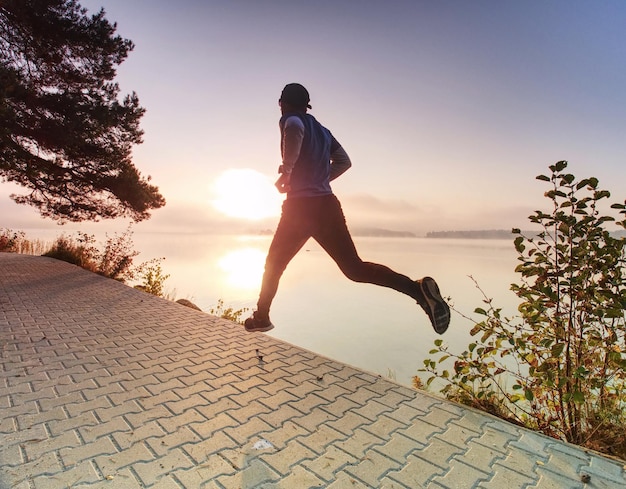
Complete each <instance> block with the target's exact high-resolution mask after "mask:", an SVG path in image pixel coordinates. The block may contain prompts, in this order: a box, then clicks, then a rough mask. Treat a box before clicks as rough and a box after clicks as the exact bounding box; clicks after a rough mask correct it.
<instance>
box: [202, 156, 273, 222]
mask: <svg viewBox="0 0 626 489" xmlns="http://www.w3.org/2000/svg"><path fill="white" fill-rule="evenodd" d="M282 199H283V197H282V196H281V194H279V193H278V192H277V190H276V187H274V182H273V181H272V179H271V178H269V177H268V176H266V175H263V174H262V173H259V172H258V171H256V170H252V169H249V168H238V169H232V170H226V171H224V172H223V173H222V174H221V175H220V176H219V177H218V178H217V179H216V180H215V182H214V183H213V200H212V204H213V207H215V208H216V209H217V210H218V211H220V212H221V213H223V214H225V215H227V216H230V217H237V218H241V219H249V220H252V221H257V220H260V219H265V218H267V217H275V216H278V215H279V214H280V205H281V202H282Z"/></svg>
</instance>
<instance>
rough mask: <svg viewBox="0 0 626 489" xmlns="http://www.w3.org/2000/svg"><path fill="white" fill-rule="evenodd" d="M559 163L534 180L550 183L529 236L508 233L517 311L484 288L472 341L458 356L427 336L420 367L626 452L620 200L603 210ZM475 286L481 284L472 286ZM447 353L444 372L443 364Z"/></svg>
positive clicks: (545, 427) (450, 389)
mask: <svg viewBox="0 0 626 489" xmlns="http://www.w3.org/2000/svg"><path fill="white" fill-rule="evenodd" d="M566 167H567V162H565V161H561V162H558V163H556V164H555V165H552V166H550V170H551V175H548V176H546V175H540V176H538V177H537V179H538V180H540V181H543V182H547V183H548V184H550V186H551V188H550V189H549V190H548V191H547V192H546V193H545V196H546V197H547V198H548V199H549V200H550V201H551V204H552V205H551V209H550V211H549V212H543V211H539V210H538V211H535V214H534V215H532V216H530V217H529V219H530V221H531V222H533V223H535V224H537V225H539V227H540V232H539V233H538V234H537V235H535V236H525V235H523V234H522V233H521V232H520V231H519V230H516V229H514V230H513V232H514V233H515V234H518V236H517V237H516V238H515V241H514V244H515V249H516V250H517V252H518V260H519V261H520V263H519V265H518V266H517V268H516V272H518V273H520V274H521V282H520V283H519V284H513V285H512V287H511V289H512V290H513V291H514V292H515V294H516V295H517V296H518V297H519V298H520V299H521V303H520V306H519V313H520V316H518V317H515V318H506V317H503V316H502V311H501V309H497V308H496V307H494V306H493V304H492V301H491V299H487V298H486V296H485V301H484V302H485V304H487V307H480V308H477V309H476V310H475V312H476V313H477V314H479V315H480V316H481V317H482V318H483V319H482V320H481V321H473V322H474V327H473V329H472V330H471V334H472V336H474V337H476V338H477V339H476V340H475V341H473V342H472V343H471V344H470V345H468V349H467V350H465V351H464V352H463V353H461V354H456V353H453V352H450V351H449V349H448V347H447V346H446V345H444V344H443V342H442V341H441V340H438V341H436V342H435V347H436V348H435V349H433V350H431V354H435V355H438V357H436V358H435V359H430V358H429V359H426V360H425V362H424V364H425V368H424V369H423V371H426V372H430V373H431V374H432V376H431V377H430V378H429V379H428V384H430V383H431V382H432V381H433V380H434V379H435V378H440V379H444V380H445V381H446V383H445V385H444V387H443V389H442V392H443V393H444V394H446V395H447V396H449V397H452V398H455V399H457V400H460V401H462V402H466V403H468V404H470V405H474V406H476V407H480V408H483V409H487V410H489V411H491V412H492V413H493V414H497V415H500V416H503V417H507V418H509V419H511V420H513V421H515V422H518V423H521V424H523V425H525V426H528V427H530V428H534V429H537V430H540V431H542V432H543V433H545V434H548V435H551V436H554V437H558V438H562V439H565V440H568V441H570V442H572V443H576V444H579V445H586V446H589V447H592V448H596V449H599V450H602V451H605V452H608V453H613V454H615V455H619V456H621V457H623V458H626V320H625V315H624V314H625V310H626V276H625V275H624V265H625V264H626V256H625V250H626V238H624V237H621V238H618V237H616V236H614V235H612V234H611V233H610V232H609V231H608V230H607V229H606V224H607V223H609V222H615V223H616V224H617V225H619V226H621V227H626V202H624V204H622V203H616V204H613V205H612V206H611V207H612V208H613V209H615V210H616V211H617V214H618V215H620V217H619V218H618V219H617V220H616V219H615V218H614V217H612V216H606V215H603V213H602V212H601V211H600V207H602V205H601V204H602V203H603V201H605V200H606V199H607V198H608V197H610V194H609V192H608V191H606V190H600V189H599V188H598V180H597V179H596V178H587V179H583V180H580V181H577V180H576V178H575V177H574V176H573V175H571V174H569V173H566V172H565V170H566ZM479 288H480V287H479ZM446 361H453V368H452V369H451V370H448V369H443V370H442V368H443V366H444V365H445V362H446Z"/></svg>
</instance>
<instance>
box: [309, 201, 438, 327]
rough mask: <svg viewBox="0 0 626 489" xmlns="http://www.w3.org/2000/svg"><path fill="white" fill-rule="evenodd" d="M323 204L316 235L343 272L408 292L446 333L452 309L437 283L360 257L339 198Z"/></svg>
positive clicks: (317, 239) (357, 279)
mask: <svg viewBox="0 0 626 489" xmlns="http://www.w3.org/2000/svg"><path fill="white" fill-rule="evenodd" d="M324 207H325V208H324V209H323V216H324V217H323V219H321V218H320V219H319V221H318V223H319V226H318V228H317V229H316V230H315V231H314V233H313V237H314V238H315V240H316V241H318V242H319V243H320V245H321V246H322V247H323V248H324V250H326V252H327V253H328V254H329V255H330V256H331V257H332V258H333V260H335V262H336V263H337V265H338V266H339V268H340V269H341V271H342V272H343V273H344V275H346V277H348V278H349V279H350V280H353V281H355V282H365V283H371V284H374V285H379V286H382V287H389V288H392V289H394V290H397V291H398V292H401V293H403V294H406V295H408V296H409V297H411V298H413V299H414V300H415V301H417V303H418V304H420V306H422V308H423V309H424V311H425V312H426V314H427V315H428V317H429V319H430V321H431V323H432V326H433V328H434V329H435V331H436V332H437V333H439V334H442V333H444V332H445V331H446V329H447V328H448V324H449V323H450V308H449V307H448V305H447V304H446V302H445V300H444V299H443V297H441V294H440V293H439V287H438V286H437V284H436V282H435V281H434V280H433V279H432V278H430V277H425V278H424V279H422V280H417V281H413V280H411V279H410V278H409V277H407V276H405V275H402V274H399V273H397V272H395V271H393V270H392V269H390V268H389V267H386V266H385V265H380V264H378V263H371V262H364V261H363V260H361V258H360V257H359V255H358V253H357V251H356V247H355V246H354V242H353V241H352V237H351V236H350V232H349V231H348V227H347V226H346V221H345V217H344V215H343V211H342V210H341V205H340V204H339V201H338V200H337V199H336V198H335V197H332V198H329V199H328V200H327V201H326V203H325V206H324Z"/></svg>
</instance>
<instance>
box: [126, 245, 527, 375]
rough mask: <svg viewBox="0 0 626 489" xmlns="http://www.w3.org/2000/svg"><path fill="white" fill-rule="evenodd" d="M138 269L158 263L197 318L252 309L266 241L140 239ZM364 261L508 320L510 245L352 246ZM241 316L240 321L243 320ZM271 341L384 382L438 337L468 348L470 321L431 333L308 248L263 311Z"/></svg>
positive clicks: (405, 305) (460, 305) (394, 296)
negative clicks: (433, 283) (427, 282)
mask: <svg viewBox="0 0 626 489" xmlns="http://www.w3.org/2000/svg"><path fill="white" fill-rule="evenodd" d="M133 240H134V242H135V249H136V250H139V251H140V252H141V254H140V255H139V256H138V257H137V258H136V260H137V261H138V262H140V261H147V260H148V259H151V258H155V257H165V260H164V261H163V263H162V268H163V271H164V273H167V274H170V277H169V278H168V279H167V281H166V282H165V290H166V292H168V293H169V294H170V295H173V296H174V298H175V299H189V300H191V301H192V302H194V303H195V304H197V305H198V306H199V307H200V308H202V309H203V310H204V311H207V312H208V311H209V309H211V308H212V307H215V306H216V305H217V302H218V300H223V301H224V304H225V306H226V307H233V308H235V309H240V308H244V307H246V308H250V309H253V308H254V307H255V304H256V300H257V295H258V292H259V287H260V283H261V276H262V273H263V265H264V261H265V255H266V252H267V249H268V247H269V244H270V241H271V237H269V236H214V235H169V234H139V233H135V234H134V236H133ZM354 241H355V244H356V246H357V249H358V251H359V254H360V256H361V258H362V259H363V260H366V261H373V262H377V263H381V264H384V265H387V266H389V267H391V268H393V269H394V270H396V271H397V272H399V273H403V274H405V275H408V276H410V277H412V278H420V277H423V276H426V275H430V276H432V277H434V278H435V279H436V280H437V282H438V284H439V286H440V288H441V291H442V294H443V295H444V296H446V297H448V296H449V297H450V298H451V301H452V304H453V305H454V308H455V309H457V310H458V311H460V312H462V313H463V314H465V315H467V316H471V317H476V318H477V319H478V316H476V315H474V314H473V310H474V309H475V308H476V307H482V306H483V305H484V304H483V302H482V301H483V297H482V295H481V293H480V291H479V290H478V289H477V288H476V287H475V285H474V282H473V281H472V280H471V279H470V278H469V276H470V275H471V276H472V277H473V278H474V279H476V281H477V282H478V283H479V285H480V286H481V288H482V289H483V290H484V291H485V293H486V294H487V296H488V297H490V298H493V299H494V304H495V305H496V306H497V307H501V308H502V309H503V310H504V312H505V313H508V314H514V313H515V311H516V308H517V304H518V302H519V301H518V299H517V297H516V296H515V295H514V294H513V292H511V291H510V290H509V289H510V285H511V283H514V282H518V281H519V275H518V274H515V273H514V268H515V266H516V264H517V260H516V257H517V254H516V252H515V250H514V247H513V240H512V239H511V240H462V239H429V238H371V237H368V238H360V237H355V238H354ZM246 317H247V314H246ZM271 318H272V322H273V323H274V325H275V326H276V327H275V328H274V330H272V331H271V332H269V333H268V334H270V335H271V336H274V337H276V338H279V339H281V340H285V341H288V342H290V343H292V344H295V345H298V346H300V347H303V348H306V349H308V350H311V351H313V352H315V353H318V354H321V355H324V356H327V357H330V358H332V359H335V360H339V361H341V362H344V363H347V364H349V365H353V366H355V367H359V368H361V369H364V370H367V371H370V372H373V373H377V374H380V375H382V376H385V377H391V378H394V379H396V380H397V381H398V382H400V383H403V384H407V385H410V384H411V379H412V377H413V376H414V375H416V374H418V369H419V368H421V366H422V365H423V360H424V359H425V358H427V357H428V356H429V355H428V351H429V350H430V349H431V348H433V341H434V340H435V339H437V338H442V339H443V340H444V341H445V342H446V343H448V344H449V345H450V348H451V349H452V350H453V351H458V352H461V351H463V350H464V349H465V348H466V346H467V345H468V343H469V342H470V338H471V336H470V335H469V330H470V329H471V327H472V323H471V322H470V321H468V320H467V319H464V318H463V317H461V316H460V315H459V314H458V313H456V312H453V313H452V321H451V324H450V328H449V330H448V331H447V332H446V333H445V334H444V335H443V336H439V335H437V334H435V333H434V331H433V330H432V328H431V326H430V322H429V321H428V318H427V316H426V315H425V314H424V313H423V311H422V309H421V308H420V307H419V306H418V305H417V304H415V302H414V301H412V300H411V299H410V298H409V297H407V296H404V295H402V294H399V293H397V292H395V291H393V290H390V289H385V288H382V287H377V286H374V285H370V284H358V283H354V282H351V281H349V280H348V279H347V278H345V277H344V276H343V275H342V274H341V272H340V271H339V269H338V268H337V266H336V265H335V263H334V262H333V261H332V259H331V258H330V257H329V256H328V255H326V253H324V251H323V250H322V249H321V248H320V247H319V246H318V245H317V243H315V241H313V240H310V241H309V242H308V243H307V244H306V245H305V247H304V248H303V250H302V251H301V252H300V253H299V254H298V255H297V256H296V257H295V258H294V260H293V261H292V262H291V264H290V265H289V267H288V268H287V271H286V272H285V274H284V275H283V278H282V280H281V284H280V287H279V291H278V294H277V295H276V298H275V299H274V303H273V306H272V311H271Z"/></svg>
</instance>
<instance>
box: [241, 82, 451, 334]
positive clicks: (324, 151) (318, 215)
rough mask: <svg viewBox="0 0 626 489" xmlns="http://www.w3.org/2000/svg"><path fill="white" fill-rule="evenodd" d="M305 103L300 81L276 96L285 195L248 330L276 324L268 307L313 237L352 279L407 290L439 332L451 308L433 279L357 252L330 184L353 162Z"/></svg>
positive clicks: (279, 185) (279, 183) (280, 186)
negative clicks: (366, 259)
mask: <svg viewBox="0 0 626 489" xmlns="http://www.w3.org/2000/svg"><path fill="white" fill-rule="evenodd" d="M309 102H310V98H309V92H308V91H307V89H306V88H304V87H303V86H302V85H300V84H299V83H290V84H288V85H286V86H285V88H284V89H283V91H282V93H281V96H280V99H279V100H278V104H279V105H280V109H281V113H282V117H281V118H280V122H279V127H280V136H281V154H282V165H281V166H280V170H279V172H280V177H279V178H278V180H277V181H276V187H277V188H278V190H279V192H281V193H286V194H287V196H286V199H285V201H284V202H283V207H282V214H281V217H280V221H279V223H278V227H277V229H276V232H275V234H274V238H273V240H272V243H271V245H270V248H269V252H268V254H267V259H266V262H265V272H264V274H263V282H262V284H261V292H260V294H259V300H258V302H257V310H256V311H255V312H254V313H253V314H252V316H251V317H249V318H248V319H246V321H245V323H244V325H245V328H246V330H247V331H259V332H265V331H269V330H271V329H272V328H274V325H273V324H272V322H271V321H270V306H271V304H272V300H273V299H274V296H275V295H276V291H277V290H278V282H279V281H280V277H281V276H282V274H283V272H284V271H285V268H286V267H287V265H288V264H289V262H290V261H291V259H292V258H293V257H294V256H295V255H296V253H298V251H299V250H300V249H301V248H302V247H303V246H304V244H305V243H306V241H307V240H308V239H309V238H313V239H315V241H317V242H318V243H319V244H320V245H321V246H322V248H323V249H324V250H325V251H326V252H327V253H328V254H329V255H330V256H331V257H332V258H333V260H335V262H336V263H337V265H338V266H339V269H340V270H341V271H342V272H343V273H344V275H345V276H346V277H348V278H349V279H350V280H353V281H355V282H363V283H370V284H375V285H379V286H382V287H389V288H392V289H394V290H397V291H398V292H401V293H403V294H406V295H408V296H409V297H411V298H412V299H414V300H415V301H417V303H418V304H419V305H420V306H421V307H422V308H423V309H424V311H425V312H426V314H427V315H428V318H429V319H430V322H431V324H432V326H433V329H434V330H435V331H436V332H437V333H438V334H443V333H444V332H445V331H446V330H447V329H448V325H449V323H450V308H449V307H448V304H447V303H446V301H445V300H444V299H443V297H442V296H441V293H440V292H439V287H438V286H437V283H436V282H435V280H434V279H432V278H431V277H424V278H422V279H420V280H415V281H414V280H411V279H410V278H409V277H406V276H405V275H401V274H399V273H396V272H394V271H393V270H391V269H390V268H388V267H386V266H384V265H379V264H377V263H370V262H364V261H363V260H361V258H360V257H359V255H358V253H357V251H356V248H355V246H354V243H353V241H352V237H351V236H350V232H349V231H348V228H347V226H346V221H345V217H344V215H343V211H342V209H341V204H340V203H339V200H337V197H335V195H334V194H333V192H332V190H331V187H330V182H331V181H332V180H334V179H335V178H337V177H339V176H340V175H342V174H343V173H344V172H345V171H346V170H348V168H350V167H351V166H352V163H351V161H350V158H349V156H348V154H347V153H346V152H345V150H344V149H343V148H342V147H341V145H340V144H339V142H338V141H337V140H336V139H335V138H334V137H333V135H332V134H331V133H330V131H329V130H328V129H326V128H325V127H324V126H322V125H321V124H320V123H319V122H318V121H317V120H316V119H315V118H314V117H313V116H312V115H310V114H308V113H307V109H310V108H311V105H310V104H309Z"/></svg>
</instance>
